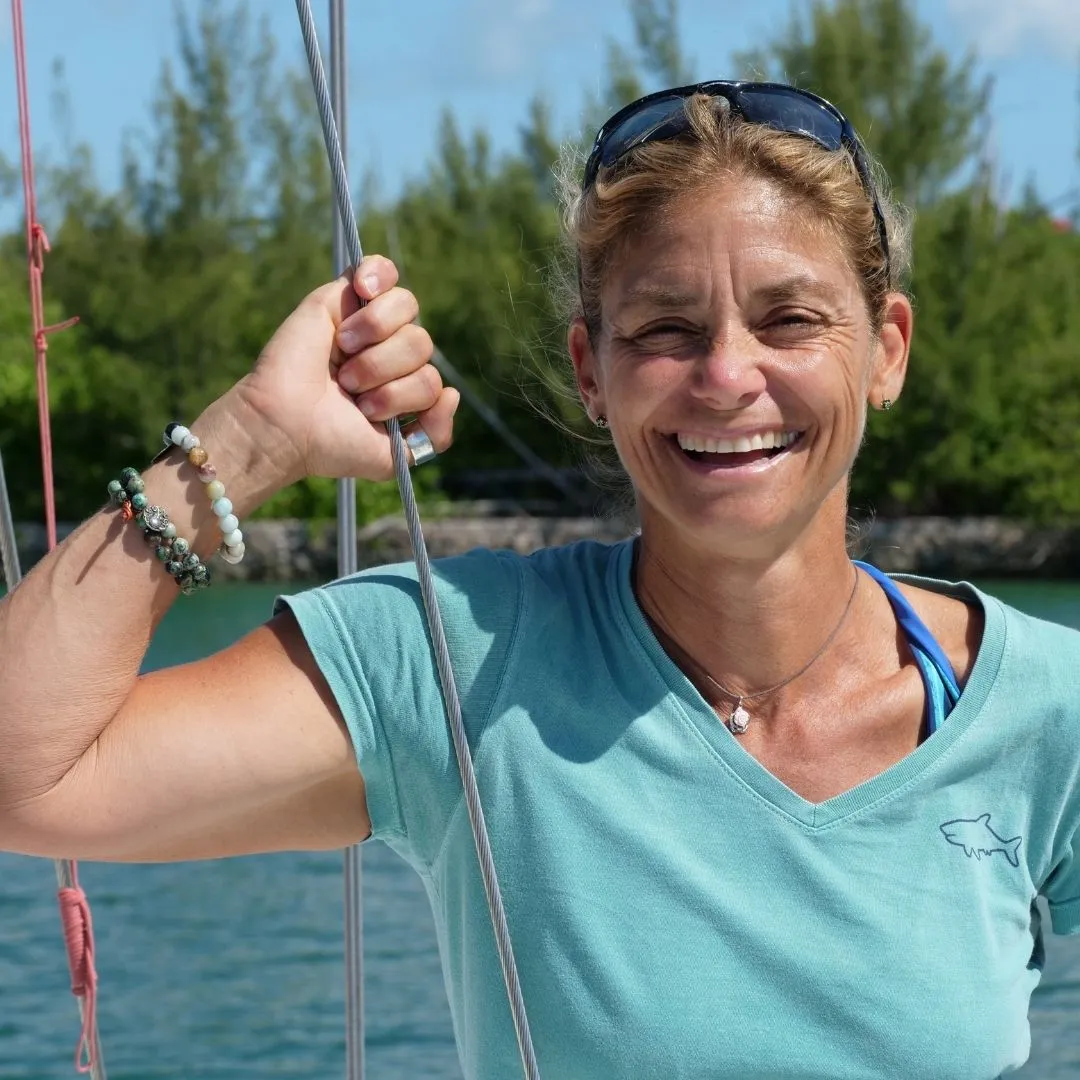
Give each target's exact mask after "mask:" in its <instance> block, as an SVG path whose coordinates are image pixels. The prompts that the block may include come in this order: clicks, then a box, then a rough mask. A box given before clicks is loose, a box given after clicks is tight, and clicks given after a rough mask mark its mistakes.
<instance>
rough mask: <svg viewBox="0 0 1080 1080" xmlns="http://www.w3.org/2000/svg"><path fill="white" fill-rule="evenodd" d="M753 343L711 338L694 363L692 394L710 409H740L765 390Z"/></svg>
mask: <svg viewBox="0 0 1080 1080" xmlns="http://www.w3.org/2000/svg"><path fill="white" fill-rule="evenodd" d="M754 344H755V342H753V341H739V340H734V339H724V340H718V341H714V342H713V344H712V346H711V348H710V349H709V351H708V353H707V354H706V355H704V356H702V357H701V358H700V359H699V360H698V362H697V365H696V368H695V371H694V375H693V379H692V387H691V390H692V393H693V394H694V396H695V397H696V398H697V399H698V400H699V401H701V402H702V403H704V404H707V405H709V406H710V407H711V408H714V409H740V408H745V407H746V406H748V405H751V404H753V402H754V401H756V400H757V398H758V397H759V396H760V395H761V394H763V393H764V392H765V385H766V379H765V372H764V371H763V370H762V367H761V364H760V363H759V361H758V358H757V356H756V351H755V349H754Z"/></svg>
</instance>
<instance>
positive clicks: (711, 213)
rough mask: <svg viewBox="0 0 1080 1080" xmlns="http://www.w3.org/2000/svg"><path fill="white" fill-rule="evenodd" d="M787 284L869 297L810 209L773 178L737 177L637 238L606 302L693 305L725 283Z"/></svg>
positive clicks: (613, 271)
mask: <svg viewBox="0 0 1080 1080" xmlns="http://www.w3.org/2000/svg"><path fill="white" fill-rule="evenodd" d="M723 281H726V282H727V283H728V284H727V287H726V288H725V287H724V285H723V283H722V282H723ZM781 282H788V283H791V282H802V283H803V284H804V285H805V286H806V287H814V286H818V287H820V288H821V289H823V290H827V291H828V292H830V293H835V294H836V295H837V296H838V297H840V298H850V299H851V301H852V302H858V301H859V300H860V298H861V293H860V290H859V282H858V278H857V276H856V274H855V273H854V271H853V270H852V268H851V266H850V264H849V262H848V260H847V257H846V254H845V252H844V249H843V246H842V245H841V243H840V240H839V238H838V237H837V236H836V235H835V233H834V232H833V231H832V230H831V229H830V228H828V226H826V225H824V224H823V223H822V222H821V221H820V220H819V219H815V217H814V215H813V213H812V210H811V209H810V208H809V207H806V206H801V205H800V204H799V203H798V202H797V201H796V200H793V199H792V198H791V197H790V196H789V195H787V194H785V193H784V192H783V191H781V190H780V189H779V188H778V187H777V186H776V185H774V184H772V183H770V182H769V181H765V180H756V179H752V180H736V179H732V180H725V181H723V182H722V183H718V184H717V185H716V187H715V188H712V189H709V190H707V191H703V192H700V193H697V194H694V195H690V194H688V195H687V196H685V197H683V198H681V199H680V200H678V201H677V202H676V203H674V204H672V205H671V206H669V207H668V208H667V209H666V210H665V211H664V212H663V214H662V215H658V216H657V217H656V218H655V219H654V220H653V221H651V222H650V223H649V224H648V225H647V226H646V227H644V228H642V229H641V230H640V231H637V232H635V233H633V234H632V235H630V236H629V237H628V238H627V239H626V241H625V242H624V244H623V245H622V248H621V250H620V252H619V257H618V258H617V259H615V260H612V263H611V265H610V267H609V270H608V273H607V274H606V275H605V280H604V287H603V295H604V300H605V305H604V306H605V307H607V306H608V305H609V304H612V303H614V304H616V305H619V306H622V305H625V304H627V303H636V302H640V301H648V300H650V299H652V300H655V301H656V302H660V303H664V302H669V303H675V302H679V301H686V302H693V301H694V300H697V301H700V300H701V299H703V294H708V295H712V294H714V293H715V292H716V290H717V289H718V288H720V289H721V291H724V292H726V291H729V290H730V291H732V292H734V293H735V294H736V295H739V294H740V293H743V292H758V291H761V290H766V289H775V288H776V287H777V285H778V284H779V283H781Z"/></svg>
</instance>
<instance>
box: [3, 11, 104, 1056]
mask: <svg viewBox="0 0 1080 1080" xmlns="http://www.w3.org/2000/svg"><path fill="white" fill-rule="evenodd" d="M11 22H12V28H13V31H14V34H13V40H14V45H15V80H16V83H17V85H18V100H19V144H20V148H21V151H22V182H23V200H24V202H25V204H26V264H27V270H28V273H29V279H30V312H31V316H32V318H33V325H34V363H35V367H36V370H37V399H38V428H39V430H40V432H41V472H42V480H43V485H44V492H45V532H46V537H47V539H48V546H49V550H50V551H52V549H53V548H54V547H56V496H55V493H54V490H53V456H52V431H51V427H50V424H49V379H48V370H47V364H46V358H47V354H48V350H49V335H50V334H55V333H57V332H59V331H60V330H65V329H67V328H68V327H69V326H74V325H75V323H76V322H78V321H79V320H78V318H73V319H65V320H64V321H63V322H61V323H56V324H55V325H53V326H47V325H46V323H45V303H44V300H43V299H42V288H41V279H42V275H43V274H44V272H45V253H46V252H47V251H48V250H49V238H48V236H46V235H45V229H44V227H43V226H42V225H41V223H40V222H39V221H38V219H37V198H36V196H35V194H34V152H33V145H32V141H31V138H30V94H29V90H28V84H27V78H26V33H25V29H24V26H23V9H22V0H11ZM65 869H66V871H67V874H68V875H69V878H70V880H71V882H72V886H71V887H69V888H63V889H61V890H60V892H59V901H60V920H61V923H62V924H63V928H64V943H65V945H66V947H67V956H68V967H69V969H70V971H71V992H72V993H73V994H74V995H75V996H76V997H78V998H82V1000H83V1010H82V1013H83V1022H82V1031H81V1032H80V1034H79V1042H78V1045H77V1046H76V1048H75V1068H76V1070H77V1071H78V1072H80V1073H88V1072H92V1071H93V1070H94V1067H95V1065H96V1064H97V1034H96V1026H95V1021H96V1017H97V970H96V969H95V968H94V929H93V923H92V922H91V919H90V905H89V903H88V902H87V899H86V893H84V892H83V891H82V889H81V888H79V878H78V867H77V866H76V865H75V863H74V862H68V863H66V864H65Z"/></svg>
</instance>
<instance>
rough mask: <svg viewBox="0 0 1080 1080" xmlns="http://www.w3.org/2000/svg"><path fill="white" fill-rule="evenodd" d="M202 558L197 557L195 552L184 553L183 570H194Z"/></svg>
mask: <svg viewBox="0 0 1080 1080" xmlns="http://www.w3.org/2000/svg"><path fill="white" fill-rule="evenodd" d="M201 562H202V559H200V558H199V556H198V555H196V554H195V552H194V551H193V552H191V554H190V555H185V556H184V559H183V563H184V569H185V570H194V569H195V567H196V566H198V565H200V563H201Z"/></svg>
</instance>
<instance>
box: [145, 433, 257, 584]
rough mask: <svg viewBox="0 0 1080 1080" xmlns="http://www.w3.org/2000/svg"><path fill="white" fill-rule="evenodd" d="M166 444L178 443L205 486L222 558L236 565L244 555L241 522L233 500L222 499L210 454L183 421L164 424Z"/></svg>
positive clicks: (222, 495) (223, 495)
mask: <svg viewBox="0 0 1080 1080" xmlns="http://www.w3.org/2000/svg"><path fill="white" fill-rule="evenodd" d="M164 439H165V446H166V447H169V448H171V447H173V446H177V447H179V448H180V449H181V450H183V452H184V453H185V454H186V455H187V459H188V461H189V462H190V463H191V464H192V465H193V466H194V467H195V471H196V472H197V473H198V476H199V479H200V480H201V481H202V482H203V483H204V484H205V485H206V496H207V498H208V499H209V500H210V508H211V509H212V510H213V511H214V513H215V515H216V516H217V519H218V527H219V528H220V529H221V535H222V544H221V548H220V549H219V554H220V555H221V557H222V558H223V559H224V560H225V561H226V562H227V563H231V564H232V565H234V566H235V565H236V563H238V562H239V561H240V560H241V559H242V558H243V557H244V551H245V546H244V534H243V533H242V532H241V531H240V521H239V519H238V518H237V516H236V515H235V514H234V513H233V504H232V502H231V501H230V500H229V499H227V498H225V485H224V484H223V483H222V482H221V481H220V480H219V479H218V478H217V469H215V468H214V466H213V465H212V464H211V463H210V459H209V455H208V454H207V452H206V450H205V449H204V448H203V446H202V444H201V443H200V442H199V436H198V435H193V434H192V433H191V432H190V431H189V430H188V429H187V428H186V427H184V425H183V424H180V423H177V422H176V421H175V420H174V421H173V422H172V423H171V424H168V425H166V427H165V434H164Z"/></svg>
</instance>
